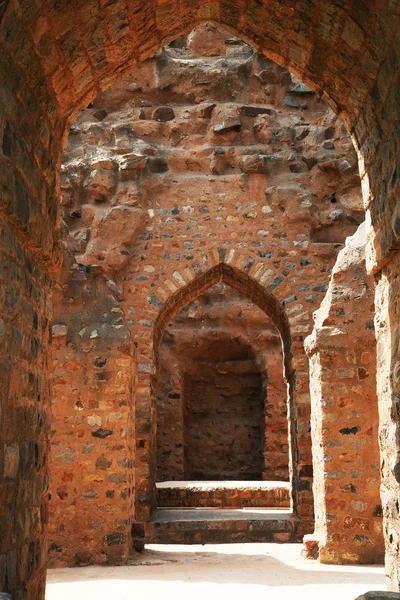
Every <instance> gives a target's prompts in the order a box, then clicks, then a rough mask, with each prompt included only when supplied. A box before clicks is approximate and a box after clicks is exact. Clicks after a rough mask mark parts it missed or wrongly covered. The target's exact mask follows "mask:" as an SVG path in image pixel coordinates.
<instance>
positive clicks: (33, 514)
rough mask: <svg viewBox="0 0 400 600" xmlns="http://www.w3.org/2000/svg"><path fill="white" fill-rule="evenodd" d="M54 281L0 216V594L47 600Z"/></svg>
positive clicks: (27, 599)
mask: <svg viewBox="0 0 400 600" xmlns="http://www.w3.org/2000/svg"><path fill="white" fill-rule="evenodd" d="M50 292H51V282H50V279H49V277H48V275H47V272H46V269H45V268H44V267H43V266H42V265H41V262H40V260H38V258H37V257H36V258H35V257H34V256H33V255H32V253H31V252H30V251H29V250H28V249H27V248H25V247H24V246H23V244H21V243H19V242H18V241H17V239H16V236H15V231H14V230H13V229H12V228H11V227H9V225H8V224H7V222H6V220H5V219H3V217H0V399H1V400H0V507H1V508H0V591H2V592H4V593H6V592H9V593H11V594H13V596H14V597H16V598H18V599H21V600H38V599H39V598H42V597H44V588H45V575H46V571H45V569H46V560H47V548H46V544H45V540H44V529H45V524H46V520H47V508H46V503H47V497H48V481H49V478H48V469H47V452H48V431H49V420H50V419H49V416H50V399H49V384H48V376H47V373H48V368H49V365H48V362H49V356H48V352H49V318H50V301H49V297H50Z"/></svg>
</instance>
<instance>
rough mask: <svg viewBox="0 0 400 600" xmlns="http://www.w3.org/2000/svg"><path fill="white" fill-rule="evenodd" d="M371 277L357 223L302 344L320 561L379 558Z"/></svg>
mask: <svg viewBox="0 0 400 600" xmlns="http://www.w3.org/2000/svg"><path fill="white" fill-rule="evenodd" d="M373 316H374V285H373V278H372V277H371V276H367V274H366V271H365V229H364V225H361V226H360V227H359V229H358V231H357V232H356V233H355V234H354V236H352V237H351V238H348V239H347V243H346V246H345V248H344V249H343V250H342V251H341V252H340V253H339V256H338V261H337V263H336V265H335V267H334V269H333V272H332V277H331V281H330V284H329V288H328V292H327V295H326V297H325V299H324V301H323V303H322V305H321V307H320V308H319V310H318V311H317V312H316V313H315V315H314V317H315V327H314V330H313V333H312V335H311V336H309V337H308V338H307V340H306V349H307V352H308V354H309V357H310V382H311V407H312V416H311V432H312V447H313V466H314V502H315V533H314V536H306V546H308V547H310V546H312V543H313V541H314V542H317V543H318V549H319V557H320V560H321V562H323V563H334V564H343V563H376V562H380V561H381V560H383V553H384V548H383V537H382V519H381V517H382V509H381V502H380V496H379V485H380V472H379V448H378V406H377V405H378V403H377V394H376V371H375V357H376V344H375V335H374V326H373Z"/></svg>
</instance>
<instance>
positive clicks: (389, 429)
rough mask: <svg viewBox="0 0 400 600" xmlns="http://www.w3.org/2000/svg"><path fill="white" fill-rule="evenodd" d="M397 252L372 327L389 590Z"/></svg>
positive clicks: (396, 455) (396, 476)
mask: <svg viewBox="0 0 400 600" xmlns="http://www.w3.org/2000/svg"><path fill="white" fill-rule="evenodd" d="M399 273H400V254H396V255H395V256H394V257H393V258H392V260H391V262H390V263H389V264H388V265H386V266H385V267H384V268H383V269H382V271H381V272H380V273H379V278H378V284H377V287H376V298H375V302H376V316H375V327H376V337H377V373H378V381H377V383H378V398H379V420H380V422H379V441H380V450H381V472H382V483H381V497H382V506H383V517H384V521H383V524H384V533H385V551H386V552H385V562H386V575H387V578H388V586H389V589H391V590H393V591H400V360H399V352H400V342H399V340H400V325H399V323H400V278H399Z"/></svg>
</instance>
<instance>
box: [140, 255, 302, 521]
mask: <svg viewBox="0 0 400 600" xmlns="http://www.w3.org/2000/svg"><path fill="white" fill-rule="evenodd" d="M219 282H224V283H226V284H227V285H229V286H230V287H232V288H233V289H235V290H237V291H238V292H239V293H241V294H243V296H245V297H246V298H248V299H249V300H251V301H252V302H253V303H254V304H255V305H256V306H258V307H259V308H260V309H261V310H262V311H263V312H264V313H265V314H266V315H267V316H269V317H270V318H271V319H272V321H273V322H274V324H275V325H276V327H277V329H278V331H279V333H280V336H281V341H282V350H283V360H284V377H285V379H286V384H287V404H288V430H289V446H290V449H289V477H290V482H291V508H292V512H293V513H295V514H297V505H298V490H299V488H300V487H301V483H300V480H299V476H298V441H297V425H296V410H295V371H294V368H293V364H292V352H291V334H290V325H289V321H288V318H287V316H286V314H285V310H284V306H283V304H282V302H280V301H279V300H278V299H277V298H276V297H275V296H274V295H273V294H271V293H270V292H268V291H267V290H266V289H265V288H263V287H262V286H261V284H260V283H258V282H257V281H256V280H255V279H253V278H252V277H250V276H249V275H248V274H247V273H245V272H244V271H241V270H239V269H238V268H236V267H233V266H231V265H229V264H226V263H224V262H218V263H216V264H214V265H213V266H212V267H210V268H209V269H208V270H207V271H205V272H203V273H201V274H199V275H197V277H194V278H193V279H192V280H191V281H190V282H188V283H186V284H185V285H184V286H182V287H181V288H180V289H178V290H177V291H175V292H174V293H171V294H170V295H169V297H168V298H167V299H166V300H165V302H164V304H163V306H162V308H161V310H160V312H159V314H158V316H157V318H156V319H155V321H154V326H153V339H152V353H153V365H152V368H151V369H148V370H147V373H142V374H141V382H140V384H139V385H140V389H142V390H146V392H145V393H146V394H148V395H149V397H148V398H147V399H146V398H145V397H143V396H142V397H140V398H139V397H138V398H137V399H136V418H135V428H136V436H135V437H136V449H137V450H136V452H137V460H136V462H137V463H138V462H139V461H140V462H141V471H142V472H143V474H141V475H140V476H139V479H137V487H139V488H140V489H141V490H142V491H143V493H142V494H139V495H138V496H137V501H136V506H135V519H136V521H138V522H143V521H147V520H148V519H149V518H150V515H151V512H152V511H153V510H154V509H155V508H156V502H155V498H156V492H155V490H156V488H155V484H156V419H155V400H154V398H153V391H152V387H153V375H154V372H155V367H156V365H157V362H158V352H159V348H160V344H161V340H162V337H163V333H164V331H165V329H166V327H167V324H168V322H169V321H170V320H171V319H173V317H174V316H175V315H176V314H177V313H178V312H179V311H180V310H182V309H183V308H184V307H185V306H186V305H187V304H189V303H190V302H191V301H192V300H194V299H196V298H197V297H198V296H200V295H201V294H203V293H204V292H205V291H206V290H208V289H209V288H210V287H212V286H213V285H215V284H217V283H219ZM148 342H149V341H148V340H147V342H146V344H147V345H148ZM144 404H146V409H143V405H144ZM142 448H145V449H146V450H145V452H144V453H142V451H141V449H142Z"/></svg>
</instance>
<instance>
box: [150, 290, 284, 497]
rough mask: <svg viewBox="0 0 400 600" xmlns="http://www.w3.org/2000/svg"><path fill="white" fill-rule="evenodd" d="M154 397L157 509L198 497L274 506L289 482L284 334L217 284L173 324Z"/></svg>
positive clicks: (162, 352) (249, 304)
mask: <svg viewBox="0 0 400 600" xmlns="http://www.w3.org/2000/svg"><path fill="white" fill-rule="evenodd" d="M154 395H155V404H156V414H157V499H158V506H172V505H174V503H175V504H176V505H182V503H183V504H184V505H185V506H189V505H190V503H189V500H190V490H192V496H193V497H192V505H196V504H198V505H200V506H203V507H204V506H207V505H209V506H219V507H225V508H229V507H230V506H235V507H244V506H255V505H257V506H262V505H264V506H269V505H270V503H271V498H272V496H273V492H272V489H273V486H272V485H270V482H272V481H281V482H283V481H286V482H288V481H289V440H288V422H287V418H288V404H287V386H286V383H285V381H284V377H283V356H282V345H281V339H280V335H279V331H278V330H277V328H276V326H275V325H274V323H273V320H272V319H271V318H269V317H268V316H267V315H266V314H265V313H264V312H263V311H262V310H261V309H260V308H258V307H257V306H256V305H255V304H254V303H253V302H251V301H250V300H248V299H247V298H246V297H244V296H243V295H242V294H240V293H239V292H237V291H236V290H234V289H232V288H230V287H229V286H228V285H226V284H225V283H222V282H221V283H218V284H216V285H213V286H212V287H210V288H209V289H208V290H206V291H205V292H204V293H203V294H201V295H200V296H199V297H198V298H196V299H195V300H192V301H191V302H190V303H189V304H188V305H187V306H185V307H184V308H183V309H182V310H181V311H180V312H179V313H177V314H176V315H175V317H174V318H173V319H172V320H171V321H170V322H169V323H168V325H167V327H166V329H165V332H164V335H163V338H162V341H161V344H160V349H159V354H158V366H157V371H156V375H155V377H154ZM178 482H181V483H178ZM261 482H269V483H265V485H261ZM235 486H236V498H235V499H234V498H233V497H234V495H235V494H234V491H235ZM201 487H203V490H204V493H203V494H202V495H201V494H200V493H199V492H198V493H197V494H195V493H194V489H196V490H199V488H201ZM276 488H277V489H276V495H277V496H279V498H280V500H282V496H283V495H285V494H286V507H287V508H289V506H290V500H289V485H287V486H283V485H278V486H276ZM263 489H264V490H267V489H268V494H267V493H265V492H264V496H263V493H262V490H263ZM284 490H285V491H284ZM250 495H251V496H252V497H249V496H250ZM224 496H225V497H224ZM280 506H281V507H283V506H285V502H282V501H280Z"/></svg>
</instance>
